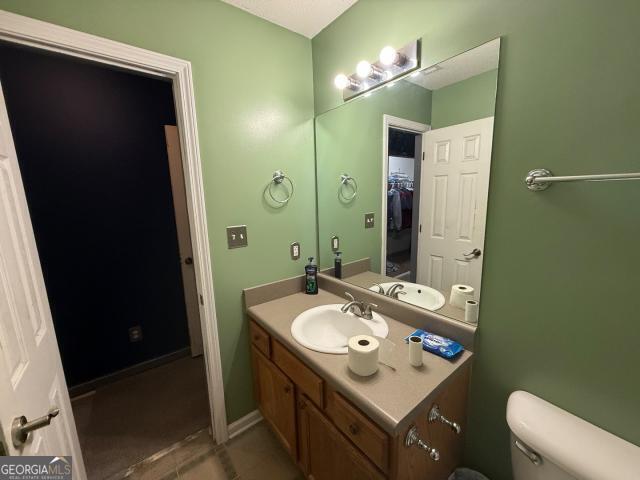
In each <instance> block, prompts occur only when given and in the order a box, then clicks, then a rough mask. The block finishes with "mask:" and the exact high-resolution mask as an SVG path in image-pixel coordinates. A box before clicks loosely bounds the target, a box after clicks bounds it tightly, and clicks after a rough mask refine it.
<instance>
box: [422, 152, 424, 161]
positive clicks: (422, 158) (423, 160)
mask: <svg viewBox="0 0 640 480" xmlns="http://www.w3.org/2000/svg"><path fill="white" fill-rule="evenodd" d="M422 161H423V162H424V152H422Z"/></svg>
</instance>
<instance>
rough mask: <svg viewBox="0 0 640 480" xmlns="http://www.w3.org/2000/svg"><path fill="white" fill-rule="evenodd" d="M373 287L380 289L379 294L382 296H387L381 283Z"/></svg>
mask: <svg viewBox="0 0 640 480" xmlns="http://www.w3.org/2000/svg"><path fill="white" fill-rule="evenodd" d="M373 286H374V287H376V288H377V289H378V293H379V294H380V295H386V293H384V287H383V286H382V285H380V284H379V283H374V284H373Z"/></svg>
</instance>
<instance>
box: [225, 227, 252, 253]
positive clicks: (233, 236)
mask: <svg viewBox="0 0 640 480" xmlns="http://www.w3.org/2000/svg"><path fill="white" fill-rule="evenodd" d="M227 244H228V245H229V248H240V247H246V246H247V226H246V225H236V226H234V227H227Z"/></svg>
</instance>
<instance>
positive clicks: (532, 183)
mask: <svg viewBox="0 0 640 480" xmlns="http://www.w3.org/2000/svg"><path fill="white" fill-rule="evenodd" d="M610 180H640V172H638V173H608V174H603V175H573V176H554V175H553V174H552V173H551V171H549V170H547V169H546V168H536V169H535V170H531V171H530V172H529V173H528V174H527V176H526V178H525V179H524V183H525V184H526V185H527V188H528V189H529V190H533V191H536V192H537V191H540V190H546V189H547V188H549V186H550V185H551V184H552V183H559V182H580V181H586V182H606V181H610Z"/></svg>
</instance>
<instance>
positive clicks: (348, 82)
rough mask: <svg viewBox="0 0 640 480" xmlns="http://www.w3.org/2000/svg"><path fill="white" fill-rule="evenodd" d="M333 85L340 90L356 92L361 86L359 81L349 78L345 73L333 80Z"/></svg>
mask: <svg viewBox="0 0 640 480" xmlns="http://www.w3.org/2000/svg"><path fill="white" fill-rule="evenodd" d="M333 84H334V85H335V86H336V88H337V89H338V90H344V89H345V88H349V89H351V90H356V89H358V88H360V85H361V84H360V82H359V81H358V80H356V79H355V78H352V77H347V76H346V75H345V74H344V73H339V74H338V75H336V78H334V80H333Z"/></svg>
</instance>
